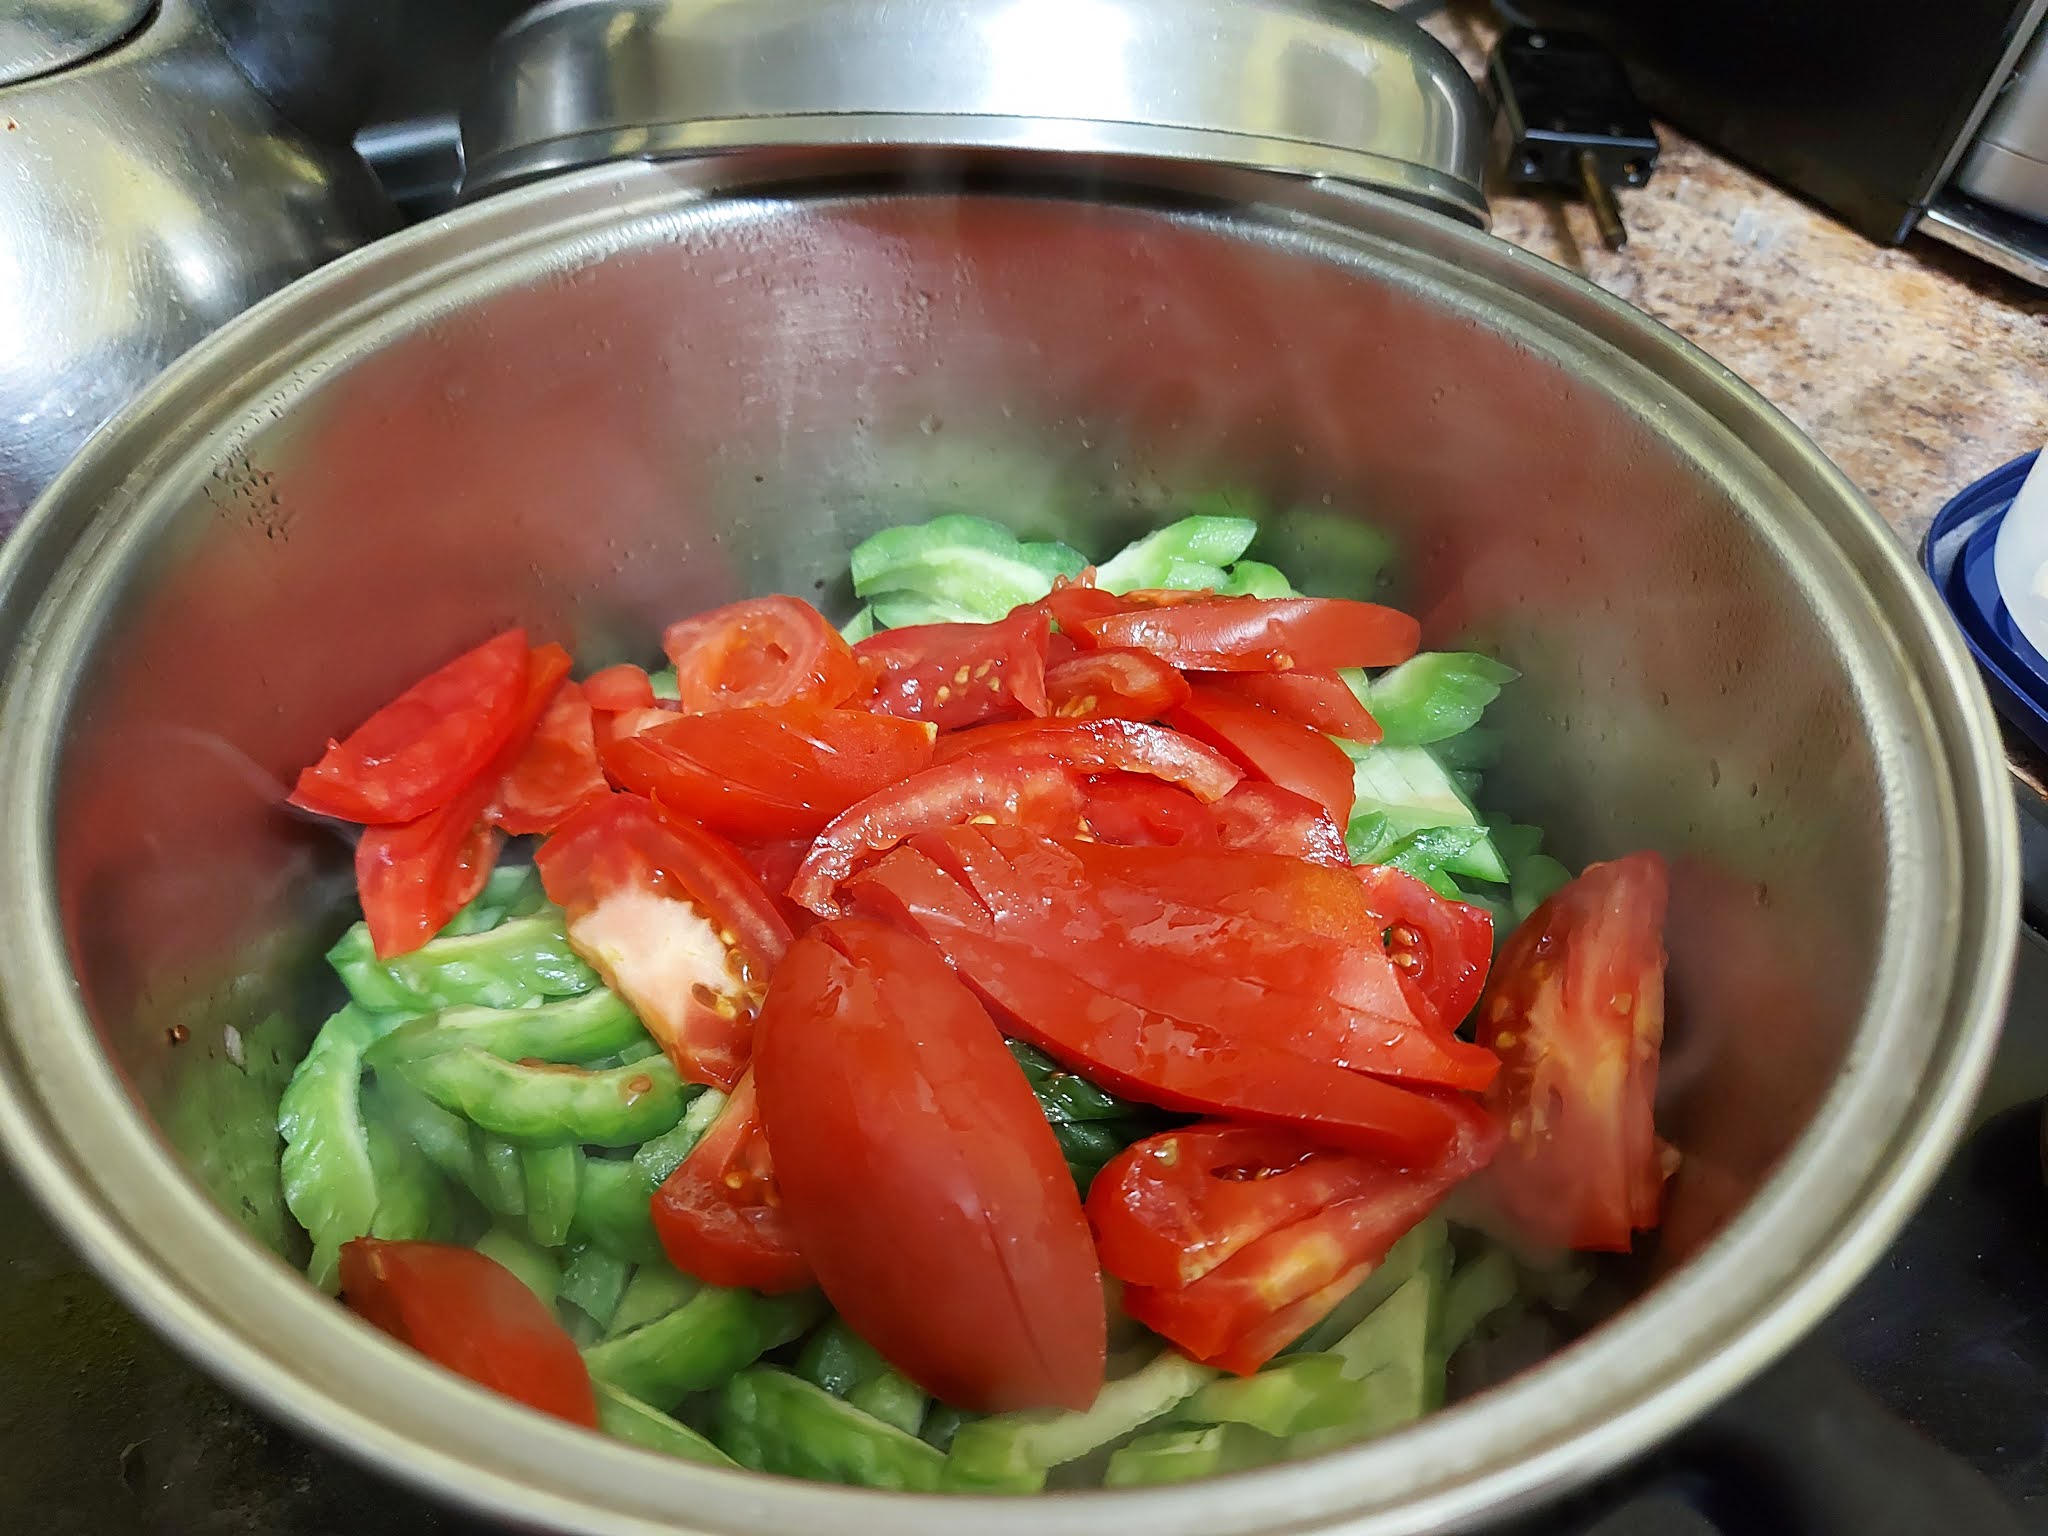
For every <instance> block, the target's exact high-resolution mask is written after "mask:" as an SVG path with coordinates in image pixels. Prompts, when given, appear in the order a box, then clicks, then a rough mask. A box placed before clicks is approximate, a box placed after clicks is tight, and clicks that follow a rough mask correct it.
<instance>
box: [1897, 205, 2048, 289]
mask: <svg viewBox="0 0 2048 1536" xmlns="http://www.w3.org/2000/svg"><path fill="white" fill-rule="evenodd" d="M1918 227H1919V228H1920V229H1921V230H1922V231H1923V232H1924V233H1925V234H1926V235H1927V236H1928V237H1929V238H1930V239H1934V240H1939V241H1940V242H1941V243H1942V244H1943V245H1952V246H1954V247H1955V248H1956V249H1957V250H1959V251H1967V252H1969V254H1970V255H1972V256H1975V257H1976V258H1977V259H1978V260H1979V261H1985V262H1989V263H1990V264H1991V265H1992V266H1994V267H1997V268H1998V269H1999V270H2001V271H2004V272H2010V273H2011V274H2012V275H2013V276H2014V277H2020V278H2025V279H2026V280H2027V281H2028V282H2030V283H2032V284H2033V285H2034V286H2035V287H2037V288H2048V224H2043V223H2040V222H2037V221H2036V220H2033V219H2023V218H2021V217H2020V216H2019V215H2018V214H2016V213H2008V212H2006V211H2005V210H2004V209H2003V208H1993V207H1990V206H1989V205H1987V204H1984V203H1980V202H1977V201H1975V200H1974V199H1972V198H1967V197H1964V196H1962V195H1961V194H1960V193H1958V192H1956V191H1954V190H1953V189H1951V190H1949V191H1946V192H1943V193H1942V194H1941V195H1940V196H1939V197H1937V198H1936V199H1935V200H1934V201H1933V203H1931V204H1930V205H1929V206H1928V209H1927V212H1926V213H1924V214H1923V215H1921V218H1920V223H1919V226H1918Z"/></svg>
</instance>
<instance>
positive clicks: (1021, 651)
mask: <svg viewBox="0 0 2048 1536" xmlns="http://www.w3.org/2000/svg"><path fill="white" fill-rule="evenodd" d="M1047 633H1048V624H1047V620H1046V616H1045V615H1044V614H1043V613H1041V612H1038V611H1036V610H1035V609H1032V608H1028V607H1026V608H1019V609H1017V610H1016V611H1015V612H1014V613H1012V614H1010V615H1009V616H1008V617H1007V618H1004V619H1000V620H998V621H997V622H996V623H994V624H912V625H909V626H907V627H905V628H902V629H888V630H884V631H882V633H880V634H878V635H870V636H868V638H867V639H865V640H863V641H861V643H860V644H859V645H857V646H855V647H854V654H855V655H856V656H858V657H859V658H860V660H861V663H862V665H863V666H865V667H866V668H867V669H868V670H869V672H870V673H871V675H872V676H873V679H874V683H873V691H872V692H870V693H868V694H866V695H865V696H864V697H863V699H862V702H863V703H865V704H866V705H867V707H868V708H870V709H874V710H880V711H881V712H882V713H884V714H889V715H897V716H900V717H901V718H903V719H905V720H928V721H930V722H931V723H932V724H934V725H936V726H938V727H939V728H940V729H941V730H948V731H951V730H958V729H960V728H961V727H963V726H969V725H978V724H980V723H981V722H982V721H984V720H1000V719H1003V718H1004V717H1006V716H1011V715H1042V714H1044V713H1045V712H1046V709H1047V707H1048V706H1047V702H1046V695H1045V646H1046V636H1047Z"/></svg>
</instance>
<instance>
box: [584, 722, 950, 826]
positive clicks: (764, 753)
mask: <svg viewBox="0 0 2048 1536" xmlns="http://www.w3.org/2000/svg"><path fill="white" fill-rule="evenodd" d="M931 757H932V732H931V728H930V727H929V726H925V725H921V724H919V723H917V722H916V721H911V720H899V719H894V718H891V717H890V716H887V715H876V714H871V713H869V712H868V711H866V710H862V709H826V708H821V707H819V706H817V705H814V704H776V705H765V706H761V707H757V708H750V709H728V710H720V711H717V712H715V713H712V714H703V715H677V716H674V717H672V718H670V719H668V720H666V721H663V722H660V723H657V724H654V725H652V726H651V727H650V728H648V729H646V730H643V731H641V732H639V734H637V735H634V736H631V737H628V738H626V739H624V740H619V741H614V742H612V743H610V744H609V745H608V746H606V747H605V748H604V765H605V769H606V771H607V772H608V773H610V775H611V777H612V779H613V780H614V781H615V782H616V783H617V784H619V786H620V787H621V788H624V789H628V790H631V791H633V792H634V793H636V794H642V795H651V796H654V797H657V798H659V799H660V800H661V801H662V803H663V804H665V805H667V806H670V807H671V808H673V809H675V810H678V811H681V812H683V813H684V814H685V815H688V816H690V817H692V818H693V819H695V820H697V821H700V822H702V823H703V824H704V825H705V826H707V827H709V828H710V829H711V830H712V831H714V832H718V833H721V834H722V835H724V836H726V837H730V838H733V839H735V840H736V841H739V842H749V843H751V842H768V841H772V840H774V839H778V838H789V837H801V836H811V835H814V834H816V833H818V832H820V831H822V830H823V829H824V827H825V825H826V824H827V823H828V822H830V821H831V820H832V819H833V817H835V816H837V815H838V814H839V813H840V812H842V811H844V810H845V809H846V808H847V807H848V806H851V805H854V804H857V803H858V802H859V801H861V800H863V799H865V798H866V797H868V796H869V795H872V794H874V793H876V792H877V791H880V790H882V789H885V788H887V787H888V786H890V785H894V784H896V783H898V782H900V781H901V780H903V779H905V778H907V777H908V776H910V775H911V774H914V773H916V772H918V771H919V770H920V769H922V768H924V767H926V766H928V765H929V764H930V762H931Z"/></svg>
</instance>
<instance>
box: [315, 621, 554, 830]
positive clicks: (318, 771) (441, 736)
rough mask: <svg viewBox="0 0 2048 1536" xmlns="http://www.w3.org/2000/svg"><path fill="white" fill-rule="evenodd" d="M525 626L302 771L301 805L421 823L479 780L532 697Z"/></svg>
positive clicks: (422, 684) (439, 676)
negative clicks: (529, 689) (528, 698)
mask: <svg viewBox="0 0 2048 1536" xmlns="http://www.w3.org/2000/svg"><path fill="white" fill-rule="evenodd" d="M527 657H528V651H527V646H526V633H525V631H524V630H518V629H508V630H506V631H505V632H504V633H503V634H501V635H497V636H495V637H493V638H492V639H490V640H486V641H485V642H484V643H483V644H482V645H480V646H478V647H476V649H474V650H472V651H466V652H464V653H463V654H462V655H460V656H458V657H456V658H455V660H453V661H451V662H449V663H448V664H447V665H446V666H445V667H442V668H440V669H439V670H437V671H435V672H431V673H429V674H428V675H427V676H425V677H423V678H421V679H420V680H419V681H418V682H416V683H414V684H413V685H412V686H411V687H410V688H408V689H406V690H405V692H403V693H401V694H400V695H399V696H398V697H397V698H395V699H393V700H392V701H391V702H390V703H389V704H386V705H385V706H384V707H383V708H382V709H380V710H378V711H377V712H376V713H375V714H373V715H371V716H370V718H369V719H367V720H365V721H364V722H363V723H362V724H361V725H359V726H357V727H356V728H355V729H354V730H353V731H351V732H350V733H349V734H348V736H347V737H346V738H345V739H344V740H341V741H330V742H328V744H327V750H326V752H324V753H323V754H322V755H321V758H320V761H319V762H317V763H315V764H314V765H313V766H312V767H310V768H308V769H306V770H305V771H304V772H303V773H301V774H300V775H299V780H298V784H297V786H296V787H295V788H294V789H293V790H292V794H291V803H292V804H293V805H296V806H298V807H299V808H300V809H301V810H307V811H313V812H315V813H317V814H319V815H322V816H334V817H338V818H339V819H341V820H343V821H358V822H363V823H365V824H367V825H371V826H391V825H396V824H398V823H401V822H408V821H416V820H418V819H419V818H420V817H422V816H424V815H426V814H427V813H428V812H429V811H434V810H439V809H440V808H441V807H442V806H444V805H446V804H447V803H448V802H449V801H450V800H452V799H454V798H455V796H456V795H457V794H458V793H459V792H460V791H461V790H463V789H464V788H466V787H467V786H468V785H469V784H470V783H472V782H473V781H474V780H475V779H477V778H478V777H479V776H480V775H481V774H482V773H483V772H484V770H485V768H486V767H487V766H488V765H489V764H490V763H491V761H492V760H493V759H494V758H496V757H497V755H498V753H499V752H500V751H501V750H502V749H503V748H504V745H505V742H506V740H507V738H509V737H510V736H511V735H512V733H513V731H514V730H515V729H516V727H517V724H518V718H519V713H520V706H521V705H522V704H523V703H524V702H525V698H526V684H527V669H528V663H527Z"/></svg>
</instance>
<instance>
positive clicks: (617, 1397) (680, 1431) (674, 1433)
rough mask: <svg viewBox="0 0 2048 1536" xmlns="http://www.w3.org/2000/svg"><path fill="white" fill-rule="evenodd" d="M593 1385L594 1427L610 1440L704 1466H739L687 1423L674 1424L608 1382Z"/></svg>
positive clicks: (663, 1414)
mask: <svg viewBox="0 0 2048 1536" xmlns="http://www.w3.org/2000/svg"><path fill="white" fill-rule="evenodd" d="M593 1386H594V1387H595V1389H596V1392H597V1427H598V1428H599V1429H601V1430H603V1431H604V1432H605V1433H606V1434H608V1435H610V1436H611V1437H612V1438H613V1439H615V1440H624V1441H626V1442H627V1443H628V1444H631V1445H637V1446H639V1447H640V1448H641V1449H642V1450H647V1451H659V1452H661V1454H663V1455H664V1456H680V1457H681V1458H682V1459H683V1460H685V1461H701V1462H704V1463H705V1464H706V1465H708V1466H714V1467H736V1466H738V1465H739V1463H738V1462H736V1461H734V1460H733V1459H732V1458H731V1457H730V1456H728V1455H726V1454H725V1452H723V1451H721V1450H720V1449H719V1448H718V1447H717V1446H715V1445H713V1444H712V1443H711V1442H710V1441H709V1440H707V1439H706V1438H705V1437H704V1436H702V1435H700V1434H698V1433H697V1431H695V1430H694V1429H691V1428H690V1427H689V1426H688V1425H687V1424H678V1423H677V1422H676V1421H675V1420H674V1419H672V1418H670V1417H669V1416H668V1415H667V1414H665V1413H663V1412H661V1411H660V1410H659V1409H658V1408H650V1407H649V1406H648V1405H647V1404H645V1403H643V1402H641V1401H640V1399H639V1398H637V1397H633V1396H630V1395H628V1394H627V1393H624V1392H621V1391H620V1390H619V1389H618V1388H617V1387H615V1386H613V1385H611V1383H609V1382H604V1381H600V1382H595V1383H593Z"/></svg>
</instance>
